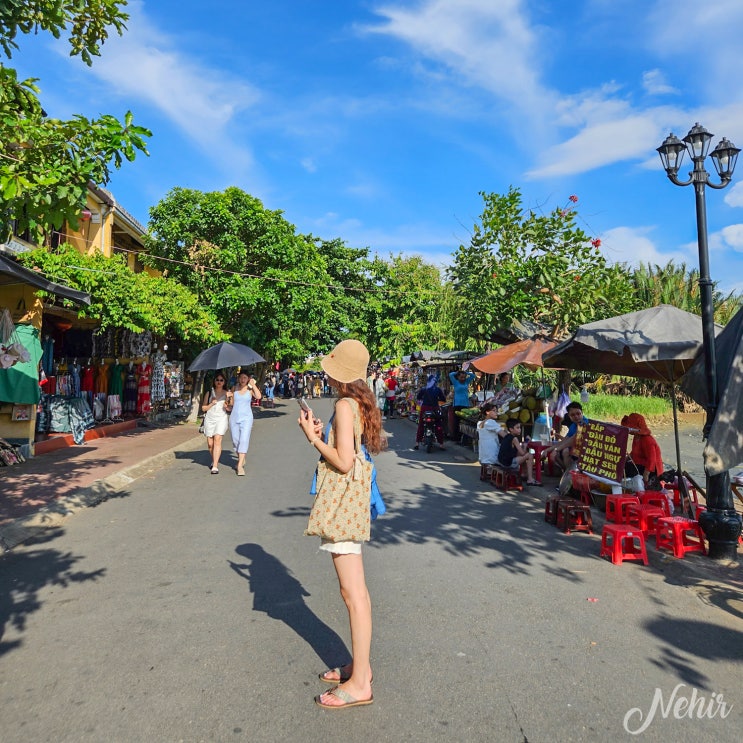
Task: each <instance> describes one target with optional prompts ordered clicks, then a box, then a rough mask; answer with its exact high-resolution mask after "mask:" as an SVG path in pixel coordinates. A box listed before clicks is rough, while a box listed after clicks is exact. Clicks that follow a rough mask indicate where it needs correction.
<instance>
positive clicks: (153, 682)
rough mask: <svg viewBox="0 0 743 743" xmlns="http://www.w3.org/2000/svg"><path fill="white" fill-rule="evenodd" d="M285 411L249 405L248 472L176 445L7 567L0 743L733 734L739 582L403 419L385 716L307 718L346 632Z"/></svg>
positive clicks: (389, 540)
mask: <svg viewBox="0 0 743 743" xmlns="http://www.w3.org/2000/svg"><path fill="white" fill-rule="evenodd" d="M315 403H316V410H317V412H319V414H320V416H321V417H322V418H323V419H327V417H328V414H329V411H330V405H331V401H329V400H320V401H315ZM296 408H297V406H296V404H294V403H293V402H291V403H290V402H281V403H280V404H279V406H278V407H277V408H276V409H275V410H264V411H261V412H260V414H259V419H258V420H257V421H256V424H255V427H254V429H253V440H252V444H251V450H250V453H249V455H248V463H247V468H246V469H247V476H246V477H237V476H236V475H235V473H234V471H231V470H230V469H229V464H230V462H231V461H232V459H231V455H230V454H229V453H225V454H223V458H222V468H221V472H220V474H219V475H210V474H209V469H208V462H209V459H208V455H207V453H206V451H205V449H202V448H198V449H194V450H192V451H183V452H180V454H179V456H178V458H177V459H176V461H175V462H174V463H173V464H172V465H170V466H168V467H165V468H163V469H161V470H159V471H158V472H155V473H153V474H150V475H148V476H146V477H142V478H140V479H139V480H136V481H134V482H133V483H131V485H130V486H129V487H128V488H127V489H126V490H123V491H121V493H120V494H119V497H115V498H111V499H109V500H108V501H106V502H104V503H102V504H100V505H99V506H97V507H95V508H88V509H85V510H83V511H80V512H78V513H77V514H75V515H74V516H72V517H70V518H69V519H67V520H66V521H65V522H64V523H63V524H62V525H61V526H59V527H56V528H54V529H51V530H48V531H47V532H45V533H44V534H43V535H42V536H41V537H40V538H39V539H37V540H36V541H35V542H30V543H26V544H23V545H21V546H19V547H18V548H16V549H15V550H13V551H12V552H10V553H8V554H6V555H5V556H4V557H2V558H1V559H0V741H2V743H20V742H21V741H23V743H27V742H28V741H55V743H62V742H67V741H75V742H78V741H79V742H88V741H96V742H98V741H123V742H126V743H129V742H131V743H138V742H140V741H142V742H144V741H148V742H150V741H187V742H191V741H236V742H237V741H239V742H242V741H246V742H247V741H250V742H251V743H253V742H262V741H288V742H289V743H293V741H325V740H327V741H331V740H334V741H337V740H351V741H362V742H366V741H369V742H371V741H375V742H379V741H394V742H396V741H426V742H429V743H430V741H497V742H500V741H503V742H507V743H510V742H511V741H514V742H516V741H529V743H541V742H544V743H555V742H558V743H559V742H561V741H609V740H611V741H614V740H624V739H626V740H634V739H639V740H643V741H663V743H667V742H668V741H677V742H683V741H693V742H694V743H698V742H699V741H700V740H715V741H720V742H721V743H723V742H725V741H731V742H732V741H736V742H737V741H739V740H740V738H741V730H743V695H742V690H743V686H742V684H741V680H742V679H743V673H742V671H743V633H742V630H743V600H742V594H741V590H740V589H741V587H740V586H739V585H738V586H729V587H728V586H725V585H712V584H709V585H707V584H705V582H704V581H701V582H696V583H695V582H694V581H684V580H680V579H679V575H681V574H683V565H681V567H679V562H683V561H674V560H673V558H670V557H669V558H668V561H667V564H668V570H665V569H658V568H657V567H654V566H653V565H651V566H650V567H644V566H642V565H641V564H634V563H625V564H623V565H621V566H614V565H612V564H611V563H609V562H607V561H606V560H603V559H599V557H598V552H599V540H600V538H599V536H598V535H589V534H577V533H573V534H571V535H564V534H562V533H561V532H559V531H557V530H556V529H555V528H554V527H553V526H550V525H548V524H546V523H545V522H544V519H543V500H544V495H545V492H546V491H543V490H542V489H539V490H538V489H536V488H533V489H531V490H530V491H529V492H525V493H522V494H506V495H504V494H501V493H499V492H498V491H496V490H495V489H493V487H492V486H491V485H489V484H487V483H482V482H480V480H479V477H478V475H479V466H478V465H477V464H476V463H474V462H472V461H470V460H469V459H467V458H465V457H464V456H463V454H462V451H461V450H460V449H459V448H458V447H456V446H453V447H450V448H449V449H448V450H447V451H444V452H434V453H432V454H430V455H427V454H426V453H425V452H422V451H413V450H412V448H411V445H412V443H413V439H414V433H415V429H414V427H413V425H412V424H411V423H410V422H408V421H405V420H392V421H388V422H387V424H386V425H387V428H388V430H389V431H390V433H391V439H390V450H389V451H388V452H386V453H384V454H382V455H380V456H378V457H377V460H376V461H377V467H378V472H379V482H380V486H381V488H382V492H383V494H384V496H385V500H386V502H387V506H388V509H389V512H388V514H387V515H386V516H384V517H382V518H380V519H379V520H378V521H377V522H375V525H374V528H373V533H372V542H371V543H370V544H369V545H368V546H367V547H365V548H364V555H365V565H366V571H367V580H368V584H369V588H370V592H371V595H372V602H373V610H374V622H375V627H374V646H373V652H372V662H373V670H374V697H375V703H374V704H373V705H372V706H369V707H362V708H358V709H350V710H342V711H326V710H322V709H320V708H318V707H316V706H315V705H314V703H313V696H314V695H316V694H318V693H320V691H322V690H323V689H324V688H326V687H325V685H323V684H322V683H320V682H319V680H318V679H317V674H318V673H319V672H320V671H322V670H323V669H325V668H326V667H329V666H335V665H338V664H339V663H343V662H345V661H346V660H347V658H348V651H347V648H348V646H349V636H348V627H347V616H346V612H345V609H344V607H343V605H342V603H341V600H340V597H339V595H338V586H337V582H336V580H335V577H334V574H333V572H332V567H331V564H330V558H329V557H328V556H327V555H325V554H321V553H319V552H318V550H317V540H315V539H310V538H306V537H303V536H302V530H303V529H304V527H305V524H306V521H307V516H308V513H309V506H310V497H309V496H308V495H307V491H308V488H309V483H310V480H311V476H312V471H313V468H314V462H315V458H316V452H315V450H314V449H313V448H312V447H310V446H308V445H307V443H306V441H305V439H304V437H303V436H302V435H301V432H300V431H299V430H298V428H297V426H296V419H297V409H296ZM703 559H705V558H701V557H698V556H688V557H687V558H686V561H689V562H690V561H692V560H703ZM663 564H666V563H663ZM701 698H703V703H702V701H700V699H701ZM684 702H686V704H685V703H684ZM689 703H691V706H689ZM633 710H634V711H633ZM643 726H644V728H643ZM641 728H643V732H641V734H639V735H636V736H635V735H631V734H630V733H629V732H627V730H628V729H629V730H630V731H637V730H639V729H641Z"/></svg>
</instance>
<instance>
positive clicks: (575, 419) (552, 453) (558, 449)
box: [542, 402, 588, 470]
mask: <svg viewBox="0 0 743 743" xmlns="http://www.w3.org/2000/svg"><path fill="white" fill-rule="evenodd" d="M567 411H568V418H569V419H570V426H569V428H568V433H567V435H566V436H565V438H564V439H562V440H561V441H558V442H557V443H556V444H555V445H554V446H549V447H547V448H546V449H543V450H542V456H548V457H550V459H551V460H552V461H553V462H554V463H555V464H557V466H558V467H561V468H562V469H564V470H568V469H570V466H571V464H572V463H573V453H574V449H575V439H576V436H577V434H578V428H579V426H584V425H585V424H586V423H588V418H586V417H585V416H584V415H583V406H582V405H581V404H580V403H579V402H571V403H570V404H569V405H568V407H567Z"/></svg>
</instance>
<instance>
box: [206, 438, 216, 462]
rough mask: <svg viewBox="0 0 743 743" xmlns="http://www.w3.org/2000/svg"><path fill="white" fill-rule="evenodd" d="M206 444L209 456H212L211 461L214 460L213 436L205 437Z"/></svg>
mask: <svg viewBox="0 0 743 743" xmlns="http://www.w3.org/2000/svg"><path fill="white" fill-rule="evenodd" d="M206 445H207V446H208V447H209V456H210V457H211V458H212V462H214V436H207V437H206ZM212 466H213V465H212Z"/></svg>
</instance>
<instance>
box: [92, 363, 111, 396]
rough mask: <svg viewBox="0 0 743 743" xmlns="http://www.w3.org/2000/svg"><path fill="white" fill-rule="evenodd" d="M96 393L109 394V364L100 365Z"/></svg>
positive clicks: (96, 380)
mask: <svg viewBox="0 0 743 743" xmlns="http://www.w3.org/2000/svg"><path fill="white" fill-rule="evenodd" d="M95 391H96V392H108V364H99V365H98V370H97V371H96V375H95Z"/></svg>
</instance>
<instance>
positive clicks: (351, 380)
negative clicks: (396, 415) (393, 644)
mask: <svg viewBox="0 0 743 743" xmlns="http://www.w3.org/2000/svg"><path fill="white" fill-rule="evenodd" d="M320 365H321V366H322V368H323V369H324V370H325V372H326V373H327V374H328V377H329V378H330V379H329V382H330V385H331V386H332V387H335V388H336V389H337V391H338V399H337V401H336V403H335V411H334V413H333V417H332V419H331V421H330V424H329V426H328V429H327V431H326V432H325V434H324V435H323V425H322V421H320V420H317V419H315V418H314V417H313V415H312V411H309V412H305V411H302V412H301V413H300V418H299V425H300V427H301V429H302V431H303V432H304V434H305V436H306V437H307V440H308V441H309V443H310V444H311V445H312V446H314V447H315V448H316V449H317V450H318V451H319V452H320V455H321V464H320V465H319V467H320V466H322V467H323V472H324V473H325V475H324V480H323V481H322V482H321V483H320V484H319V485H318V488H319V489H320V491H321V492H322V488H323V487H324V482H325V480H328V479H332V477H330V476H331V475H333V473H335V477H336V478H346V480H347V479H348V476H350V474H351V472H352V471H353V470H354V466H355V463H356V459H357V450H356V442H357V441H360V440H361V437H362V436H363V443H364V445H365V446H366V449H367V450H368V452H370V453H371V454H376V453H377V452H379V451H381V450H382V449H383V448H384V446H385V445H386V441H385V440H384V438H383V436H382V430H381V429H382V421H381V415H380V411H379V409H378V408H377V403H376V399H375V398H374V395H373V394H372V392H371V390H370V389H369V387H368V386H367V384H366V381H365V380H366V375H367V366H368V365H369V352H368V351H367V350H366V347H365V346H364V344H363V343H361V342H360V341H357V340H346V341H342V342H341V343H339V344H338V345H337V346H336V347H335V348H334V349H333V350H332V351H331V352H330V353H329V354H328V355H327V356H325V357H323V359H322V360H321V362H320ZM319 467H318V472H319V471H320V470H319ZM318 479H319V478H318ZM373 487H374V486H372V489H373ZM313 490H314V488H313ZM341 497H343V496H341ZM318 500H319V496H318V498H316V503H317V501H318ZM342 502H343V503H345V500H343V501H342ZM365 507H366V509H367V511H366V514H367V517H368V511H369V503H368V501H367V502H366V504H365ZM310 522H311V523H312V516H310ZM305 533H311V534H316V533H318V532H317V530H313V531H310V528H309V525H308V531H307V532H305ZM320 536H321V537H322V541H321V544H320V549H321V550H323V551H327V552H330V554H331V556H332V558H333V567H334V568H335V572H336V575H337V576H338V583H339V585H340V592H341V596H342V598H343V601H344V602H345V604H346V608H347V609H348V616H349V621H350V625H351V652H352V659H351V662H350V663H348V664H346V665H345V666H340V667H338V668H332V669H329V670H327V671H324V672H323V673H321V674H320V680H321V681H324V682H326V683H329V684H333V685H334V686H333V688H332V689H330V690H328V691H326V692H323V693H322V694H320V695H318V696H316V697H315V703H316V704H318V705H319V706H321V707H325V708H328V709H343V708H346V707H357V706H361V705H367V704H371V703H372V702H373V701H374V697H373V695H372V690H371V683H372V670H371V664H370V653H371V634H372V614H371V600H370V598H369V591H368V589H367V587H366V579H365V578H364V563H363V561H362V557H361V544H362V541H366V540H368V538H369V537H368V533H367V535H366V536H364V537H360V538H359V539H358V540H355V541H354V540H351V541H335V540H333V541H331V540H329V539H327V538H325V537H324V536H323V535H322V534H320Z"/></svg>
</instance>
